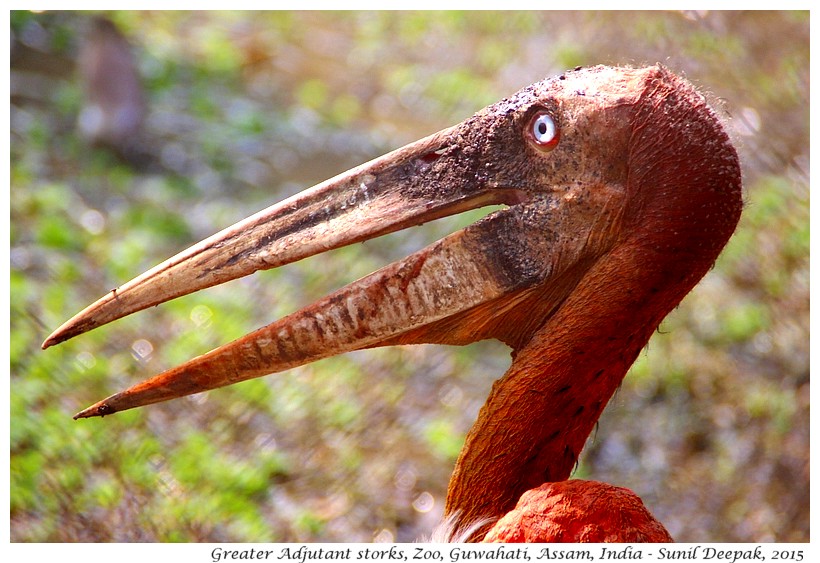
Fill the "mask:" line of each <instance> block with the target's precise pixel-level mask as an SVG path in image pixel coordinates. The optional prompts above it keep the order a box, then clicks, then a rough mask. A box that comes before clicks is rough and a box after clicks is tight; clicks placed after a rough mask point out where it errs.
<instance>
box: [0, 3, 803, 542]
mask: <svg viewBox="0 0 820 563" xmlns="http://www.w3.org/2000/svg"><path fill="white" fill-rule="evenodd" d="M93 15H94V14H93V13H89V12H83V13H76V12H45V13H32V12H12V13H11V33H12V48H11V114H10V117H11V250H10V257H11V280H10V281H11V338H10V352H11V436H10V440H11V468H10V469H11V482H10V486H11V494H10V499H11V539H12V541H17V542H45V541H47V542H52V541H62V542H65V541H94V542H96V541H212V542H213V541H220V542H221V541H265V542H267V541H319V540H322V541H343V540H347V541H366V542H367V541H373V540H376V541H410V540H413V539H414V538H416V537H418V536H420V535H421V534H423V533H425V532H427V531H429V529H430V528H431V527H432V526H433V524H434V523H435V522H436V521H437V519H438V518H439V516H440V514H441V510H442V507H443V500H444V494H445V491H446V486H447V481H448V478H449V473H450V471H451V470H452V467H453V464H454V461H455V457H456V455H457V454H458V451H459V449H460V447H461V443H462V441H463V437H464V435H465V433H466V432H467V430H468V429H469V428H470V426H471V424H472V422H473V421H474V419H475V416H476V413H477V411H478V409H479V407H480V406H481V404H482V403H483V401H484V399H485V397H486V395H487V393H488V391H489V388H490V385H491V384H492V381H493V380H494V379H495V378H497V377H499V376H500V375H501V374H502V373H503V372H504V371H505V369H506V367H507V365H508V363H509V352H508V350H507V349H506V348H505V347H504V346H503V345H501V344H498V343H495V342H484V343H479V344H476V345H472V346H469V347H464V348H445V347H434V346H423V347H403V348H390V349H382V350H372V351H367V352H361V353H354V354H349V355H347V356H343V357H339V358H335V359H332V360H326V361H322V362H318V363H316V364H314V365H310V366H307V367H304V368H300V369H295V370H292V371H290V372H287V373H284V374H279V375H274V376H270V377H266V378H262V379H257V380H253V381H250V382H246V383H243V384H239V385H236V386H233V387H230V388H225V389H222V390H217V391H213V392H210V393H206V394H202V395H198V396H194V397H190V398H186V399H180V400H176V401H172V402H169V403H164V404H159V405H154V406H150V407H147V408H143V409H139V410H135V411H128V412H125V413H121V414H118V415H116V416H113V417H110V418H109V417H107V418H105V419H104V420H103V419H92V420H83V421H78V422H73V421H72V420H71V415H72V414H73V413H75V412H76V411H78V410H79V409H81V408H83V407H85V406H87V405H89V404H90V403H92V402H94V401H96V400H98V399H100V398H102V397H104V396H107V395H109V394H110V393H112V392H115V391H118V390H120V389H123V388H124V387H126V386H128V385H129V384H131V383H133V382H136V381H138V380H141V379H143V378H145V377H147V376H149V375H153V374H154V373H156V372H158V371H160V370H162V369H164V368H167V367H170V366H173V365H175V364H177V363H180V362H182V361H184V360H186V359H188V358H190V357H193V356H194V355H197V354H200V353H202V352H205V351H207V350H209V349H211V348H212V347H214V346H216V345H218V344H221V343H224V342H227V341H229V340H230V339H233V338H235V337H238V336H240V335H242V334H245V333H246V332H249V331H250V330H252V329H255V328H258V327H259V326H262V325H263V324H266V323H268V322H270V321H272V320H274V319H276V318H278V317H280V316H282V315H284V314H287V313H289V312H291V311H293V310H295V309H296V308H298V307H299V306H301V305H304V304H307V303H308V302H310V301H312V300H314V299H316V298H318V297H320V296H322V295H324V294H326V293H327V292H329V291H331V290H333V289H336V288H337V287H339V286H341V285H342V284H344V283H347V282H349V281H351V280H353V279H355V278H357V277H359V276H361V275H364V274H366V273H369V272H370V271H372V270H374V269H376V268H378V267H380V266H382V265H384V264H386V263H388V262H389V261H391V260H394V259H396V258H398V257H401V256H404V255H406V254H407V253H409V252H412V251H414V250H416V249H418V248H420V247H422V246H423V245H425V244H427V243H428V242H430V241H432V240H435V239H437V238H439V237H441V236H443V235H444V234H446V233H448V232H451V231H452V230H453V229H456V228H458V227H459V226H460V225H463V224H465V223H467V222H470V221H472V220H474V219H475V216H470V217H467V218H458V219H454V220H445V221H439V222H436V223H434V224H432V225H429V226H425V227H423V228H418V229H412V230H410V231H408V232H406V233H403V234H401V235H399V236H390V237H386V238H384V239H380V240H377V241H373V242H368V243H366V244H362V245H356V246H355V247H351V248H346V249H342V250H338V251H335V252H333V253H330V254H328V255H323V256H322V257H320V258H319V259H310V260H306V261H304V262H302V263H299V264H295V265H291V266H288V267H285V268H283V269H281V270H280V271H272V272H262V273H258V274H256V275H254V276H250V277H248V278H245V279H242V280H238V281H235V282H232V283H230V284H227V285H225V286H222V287H219V288H213V289H211V290H208V291H204V292H201V293H200V294H197V295H194V296H189V297H186V298H182V299H178V300H176V301H174V302H171V303H168V304H165V305H162V306H160V307H157V308H154V309H151V310H149V311H145V312H142V313H140V314H138V315H135V316H133V317H130V318H127V319H124V320H121V321H118V322H117V323H115V324H113V325H111V326H109V327H105V328H103V329H100V330H97V331H95V332H92V333H90V334H87V335H84V336H82V337H80V338H77V339H75V340H72V341H70V342H68V343H66V344H63V345H60V346H57V347H55V348H51V349H49V350H47V351H41V350H40V343H41V342H42V340H43V339H44V338H45V336H47V334H48V333H50V332H51V331H52V330H53V329H54V328H56V327H57V326H58V325H59V324H61V323H62V322H63V321H65V320H66V319H67V318H68V317H70V316H71V315H73V314H74V313H76V312H77V311H78V310H79V309H81V308H82V307H84V306H86V305H87V304H89V303H91V302H92V301H93V300H95V299H96V298H98V297H100V296H101V295H102V294H104V293H105V292H106V291H107V290H109V289H110V288H112V287H115V286H117V285H119V284H121V283H123V282H125V281H127V280H129V279H131V278H132V277H133V276H135V275H137V274H139V273H141V272H143V271H144V270H146V269H147V268H149V267H151V266H153V265H154V264H156V263H158V262H160V261H161V260H164V259H165V258H167V257H168V256H170V255H172V254H174V253H176V252H177V251H179V250H181V249H183V248H184V247H187V246H188V245H189V244H191V243H193V242H196V241H198V240H200V239H202V238H204V237H206V236H208V235H210V234H212V233H213V232H216V231H217V230H219V229H221V228H223V227H225V226H227V225H229V224H232V223H234V222H235V221H237V220H239V219H241V218H243V217H245V216H246V215H248V214H250V213H252V212H255V211H258V210H260V209H262V208H263V207H266V206H268V205H270V204H272V203H274V202H276V201H278V200H281V199H282V198H284V197H286V196H288V195H290V194H292V193H295V192H297V191H299V190H301V189H304V188H305V187H308V186H310V185H312V184H313V183H316V182H318V181H321V180H323V179H325V178H327V177H329V176H331V175H333V174H335V173H338V172H341V171H344V170H346V169H347V168H349V167H351V166H353V165H356V164H359V163H361V162H363V161H365V160H367V159H369V158H372V157H375V156H378V155H380V154H382V153H384V152H386V151H388V150H390V149H392V148H396V147H398V146H401V145H403V144H405V143H407V142H409V141H412V140H415V139H417V138H419V137H421V136H424V135H427V134H429V133H432V132H434V131H437V130H439V129H441V128H443V127H445V126H448V125H451V124H453V123H456V122H458V121H461V120H462V119H464V118H466V117H468V116H469V115H471V114H472V113H473V112H474V111H477V110H478V109H480V108H481V107H483V106H485V105H487V104H488V103H491V102H494V101H496V100H498V99H500V98H502V97H504V96H506V95H509V94H511V93H513V92H515V91H516V90H518V89H519V88H521V87H523V86H525V85H527V84H529V83H531V82H535V81H538V80H540V79H542V78H544V77H546V76H550V75H553V74H556V73H559V72H560V71H562V70H564V69H566V68H569V67H573V66H576V65H591V64H598V63H605V64H632V65H640V64H644V63H650V64H651V63H655V62H661V63H663V64H665V65H667V66H669V67H670V68H671V69H672V70H673V71H674V72H677V73H682V74H684V75H685V76H686V77H688V78H689V79H690V80H691V81H693V82H694V83H695V84H696V85H698V86H699V87H700V88H701V89H702V90H703V91H704V92H706V93H707V94H708V95H709V96H710V98H711V99H712V100H713V102H714V104H715V105H717V106H718V107H720V108H721V110H722V111H723V112H724V113H725V114H726V115H727V117H728V127H729V129H730V130H731V134H732V136H733V138H734V139H735V141H736V143H737V147H738V149H739V152H740V154H741V159H742V164H743V169H744V175H745V176H744V183H745V190H746V202H747V204H746V208H745V211H744V215H743V218H742V220H741V223H740V227H739V229H738V231H737V233H736V235H735V236H734V238H733V239H732V241H731V242H730V244H729V246H728V247H727V249H726V251H725V252H724V254H723V255H722V257H721V258H720V260H719V261H718V263H717V265H716V266H715V268H714V269H713V271H712V272H710V273H709V274H708V275H707V277H706V278H705V279H704V280H703V282H702V283H701V284H700V285H699V286H698V287H697V288H696V289H695V291H694V292H693V293H692V294H691V295H690V296H689V297H687V298H686V300H685V301H684V302H683V303H682V304H681V305H680V306H679V307H678V308H677V309H676V310H675V311H674V312H673V313H672V314H671V315H670V316H669V317H668V318H667V319H666V320H665V321H664V323H663V324H662V325H661V328H660V330H659V331H658V333H657V334H656V335H655V337H654V338H653V339H652V341H651V342H650V344H649V347H648V349H647V351H646V352H645V353H643V354H642V355H641V356H640V358H639V360H638V361H637V363H636V365H635V366H634V368H633V369H632V371H631V373H630V375H628V376H627V378H626V380H625V382H624V384H623V386H622V387H621V389H620V390H619V391H618V393H617V394H616V396H615V397H614V399H613V400H612V401H611V403H610V405H609V407H608V408H607V410H606V412H605V413H604V416H603V417H602V419H601V421H600V424H599V427H598V429H597V431H596V432H595V433H594V434H593V436H592V437H591V438H590V442H589V444H588V445H587V448H586V449H585V451H584V453H583V455H582V457H581V463H580V466H579V468H578V469H577V471H576V474H575V476H576V477H582V478H594V479H597V480H602V481H607V482H610V483H614V484H617V485H622V486H627V487H630V488H632V489H633V490H635V491H636V492H637V493H638V494H639V495H640V496H641V497H642V498H643V499H644V501H645V502H646V504H647V506H648V507H649V508H650V510H651V511H652V512H653V513H654V514H655V515H656V516H657V517H658V518H659V519H660V520H661V521H662V522H664V523H665V525H666V526H667V527H668V529H669V531H670V532H671V533H672V535H673V536H674V537H675V538H676V540H678V541H684V542H704V541H722V542H748V541H756V542H764V541H797V542H803V541H808V539H809V494H808V493H809V16H808V13H791V12H790V13H780V12H687V13H680V12H653V13H643V12H540V13H532V12H501V13H499V12H475V13H453V12H437V13H428V12H379V13H371V12H333V13H323V12H271V13H252V12H236V13H234V12H202V13H185V12H110V13H105V14H104V15H105V16H106V17H107V18H109V19H110V20H111V21H113V22H114V23H115V24H116V25H117V27H118V28H119V29H120V30H121V32H122V33H123V34H124V35H125V36H127V37H128V38H129V41H130V43H131V48H132V52H133V54H134V57H135V64H136V68H137V69H138V70H139V73H140V75H141V80H142V85H143V88H144V90H143V92H142V94H141V95H142V96H143V97H144V100H145V103H146V107H147V108H148V112H147V115H146V117H145V120H144V122H143V124H142V129H141V130H139V131H138V132H137V133H134V134H133V135H129V136H128V140H127V143H126V144H127V146H123V145H122V144H120V145H117V144H116V143H114V144H112V145H111V146H109V147H107V148H106V147H92V146H90V144H89V143H88V141H87V139H86V138H84V137H83V136H82V135H80V134H78V132H77V126H76V124H77V119H78V115H80V114H81V110H82V107H83V104H84V100H85V99H87V96H86V94H85V93H84V90H83V87H82V85H81V80H80V78H79V74H78V72H77V64H76V61H77V58H78V55H79V53H81V52H83V48H84V47H83V45H87V44H88V43H87V42H88V41H89V39H88V38H89V37H91V39H92V40H93V36H90V35H89V33H90V30H91V23H90V22H91V18H92V16H93Z"/></svg>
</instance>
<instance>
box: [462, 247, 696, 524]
mask: <svg viewBox="0 0 820 563" xmlns="http://www.w3.org/2000/svg"><path fill="white" fill-rule="evenodd" d="M647 252H650V253H651V251H642V252H637V253H636V252H635V249H634V248H629V247H627V246H621V247H619V248H618V249H616V250H614V251H613V252H612V253H610V254H609V255H608V256H607V257H606V259H602V260H601V261H600V262H599V263H598V264H596V266H595V267H594V268H593V270H591V271H590V272H589V275H587V276H585V278H584V280H582V282H581V283H580V285H579V286H578V288H577V289H576V291H574V292H573V293H572V294H571V295H570V296H569V298H568V299H567V301H566V302H565V303H564V304H563V305H562V307H561V308H560V309H559V310H558V311H556V313H555V314H554V315H553V316H552V317H551V318H550V319H549V321H548V322H547V323H546V324H545V325H544V326H542V327H541V328H540V329H539V330H538V331H537V332H536V333H535V335H534V336H533V337H532V338H531V339H530V340H529V342H528V343H527V344H526V345H524V346H523V347H522V348H521V349H519V350H517V351H516V352H515V353H514V355H513V363H512V365H511V367H510V368H509V369H508V370H507V372H506V374H505V375H504V376H503V377H502V378H501V379H499V380H498V381H496V382H495V383H494V385H493V388H492V391H491V393H490V396H489V398H488V399H487V402H486V403H485V405H484V407H483V408H482V409H481V412H480V414H479V416H478V420H477V421H476V423H475V425H474V426H473V428H472V430H471V431H470V433H469V435H468V436H467V439H466V442H465V445H464V447H463V449H462V451H461V455H460V457H459V459H458V462H457V463H456V468H455V471H454V473H453V476H452V478H451V480H450V487H449V491H448V496H447V508H446V512H447V513H448V514H452V513H454V512H456V511H458V512H460V517H459V519H460V521H461V522H471V521H474V520H477V519H482V518H488V517H489V518H497V517H500V516H501V515H503V514H505V513H506V512H508V511H509V510H511V509H512V508H513V507H514V506H515V503H516V502H517V500H518V498H519V497H520V496H521V495H522V494H523V493H524V492H525V491H527V490H529V489H532V488H535V487H537V486H539V485H541V484H542V483H545V482H553V481H561V480H564V479H567V478H569V476H570V474H571V472H572V470H573V468H574V467H575V465H576V463H577V461H578V456H579V454H580V452H581V450H582V448H583V446H584V444H585V442H586V440H587V438H588V436H589V434H590V433H591V431H592V429H593V428H594V427H595V424H596V422H597V421H598V418H599V417H600V415H601V412H602V411H603V409H604V407H605V406H606V404H607V402H608V401H609V399H610V398H611V397H612V395H613V393H614V392H615V390H616V389H617V388H618V386H619V385H620V384H621V382H622V380H623V378H624V376H625V375H626V372H627V370H628V369H629V367H630V366H631V365H632V363H633V362H634V361H635V359H636V358H637V356H638V354H639V353H640V350H641V349H642V348H643V347H644V346H645V345H646V343H647V342H648V341H649V338H650V337H651V336H652V333H653V331H654V330H655V329H656V328H657V326H658V325H659V324H660V322H661V320H662V319H663V317H664V316H665V315H666V314H667V313H668V312H669V311H670V310H671V309H672V308H673V307H674V306H675V305H676V304H677V303H678V302H679V301H680V300H681V299H682V298H683V297H684V296H685V295H686V293H687V292H688V291H689V289H691V287H692V286H693V285H694V284H695V283H696V282H697V280H698V279H700V277H701V276H702V275H703V274H705V272H706V270H707V268H703V269H702V271H700V272H697V273H692V274H690V275H688V276H686V277H685V278H684V279H682V280H681V279H676V280H669V279H668V278H669V275H670V274H669V272H668V271H664V268H663V267H662V266H660V265H658V266H655V267H649V268H647V263H648V264H650V265H651V264H653V263H654V264H658V262H657V261H656V260H655V259H654V258H655V257H653V256H651V255H649V254H647ZM638 262H640V263H638ZM672 275H675V274H674V273H673V274H672ZM612 280H618V283H613V282H612ZM660 287H666V290H664V291H657V290H656V288H660Z"/></svg>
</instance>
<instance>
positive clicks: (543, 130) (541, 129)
mask: <svg viewBox="0 0 820 563" xmlns="http://www.w3.org/2000/svg"><path fill="white" fill-rule="evenodd" d="M538 132H539V133H540V134H541V135H543V134H544V133H546V132H547V124H546V123H544V122H543V121H542V122H540V123H539V124H538Z"/></svg>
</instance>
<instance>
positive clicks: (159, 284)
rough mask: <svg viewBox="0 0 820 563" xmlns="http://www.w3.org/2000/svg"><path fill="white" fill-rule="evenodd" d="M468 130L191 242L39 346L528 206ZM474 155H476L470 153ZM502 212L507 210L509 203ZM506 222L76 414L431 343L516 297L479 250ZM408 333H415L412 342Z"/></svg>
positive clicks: (401, 152) (424, 142) (470, 231)
mask: <svg viewBox="0 0 820 563" xmlns="http://www.w3.org/2000/svg"><path fill="white" fill-rule="evenodd" d="M459 127H460V126H455V127H451V128H449V129H445V130H443V131H441V132H439V133H436V134H434V135H431V136H429V137H427V138H424V139H421V140H419V141H417V142H415V143H412V144H410V145H407V146H405V147H403V148H401V149H398V150H396V151H393V152H391V153H389V154H387V155H385V156H382V157H380V158H377V159H375V160H373V161H371V162H369V163H367V164H364V165H361V166H358V167H356V168H353V169H352V170H350V171H348V172H345V173H343V174H341V175H339V176H336V177H335V178H332V179H330V180H328V181H326V182H323V183H321V184H319V185H317V186H315V187H313V188H311V189H308V190H306V191H304V192H302V193H300V194H297V195H295V196H293V197H291V198H290V199H287V200H285V201H283V202H281V203H279V204H277V205H274V206H272V207H270V208H268V209H266V210H264V211H262V212H260V213H258V214H256V215H253V216H251V217H249V218H247V219H245V220H243V221H241V222H239V223H237V224H236V225H234V226H232V227H229V228H227V229H225V230H224V231H222V232H220V233H217V234H216V235H214V236H212V237H210V238H208V239H206V240H204V241H202V242H200V243H198V244H196V245H194V246H192V247H191V248H189V249H187V250H185V251H183V252H181V253H180V254H178V255H176V256H174V257H173V258H170V259H169V260H167V261H165V262H163V263H162V264H159V265H158V266H156V267H154V268H153V269H151V270H149V271H148V272H146V273H145V274H143V275H141V276H139V277H137V278H135V279H133V280H132V281H130V282H128V283H126V284H125V285H123V286H121V287H119V288H118V289H115V290H112V291H111V292H109V293H108V294H106V295H105V296H104V297H103V298H101V299H100V300H98V301H97V302H96V303H94V304H92V305H91V306H89V307H88V308H86V309H85V310H83V311H82V312H80V313H79V314H77V315H76V316H74V317H73V318H72V319H70V320H69V321H68V322H66V323H65V324H63V325H62V326H61V327H60V328H58V329H57V330H56V331H55V332H54V333H53V334H52V335H51V336H49V337H48V338H47V339H46V341H45V342H44V343H43V348H47V347H49V346H52V345H54V344H58V343H60V342H62V341H64V340H67V339H69V338H71V337H73V336H76V335H78V334H82V333H84V332H86V331H89V330H91V329H94V328H96V327H98V326H101V325H103V324H106V323H109V322H111V321H113V320H116V319H118V318H120V317H123V316H125V315H128V314H131V313H133V312H136V311H139V310H142V309H145V308H147V307H151V306H153V305H157V304H159V303H162V302H164V301H168V300H170V299H174V298H176V297H179V296H182V295H186V294H188V293H192V292H195V291H197V290H200V289H203V288H206V287H210V286H213V285H217V284H221V283H224V282H226V281H228V280H232V279H235V278H238V277H241V276H245V275H248V274H250V273H252V272H254V271H256V270H263V269H269V268H275V267H277V266H281V265H284V264H287V263H290V262H294V261H297V260H300V259H302V258H306V257H308V256H312V255H314V254H318V253H321V252H324V251H326V250H330V249H333V248H338V247H341V246H344V245H348V244H351V243H355V242H360V241H364V240H367V239H370V238H373V237H377V236H380V235H383V234H387V233H390V232H394V231H398V230H400V229H404V228H406V227H409V226H413V225H420V224H422V223H425V222H427V221H431V220H434V219H437V218H440V217H444V216H448V215H453V214H456V213H460V212H463V211H466V210H470V209H475V208H478V207H482V206H486V205H497V204H508V205H515V204H518V203H521V202H523V201H526V199H527V196H526V194H525V193H524V192H523V191H521V190H519V189H514V188H509V187H503V186H500V185H497V184H496V183H495V182H493V181H492V178H489V177H488V176H487V175H484V176H481V175H480V174H478V173H476V174H470V173H465V172H469V171H465V166H466V165H465V162H471V161H472V160H475V157H474V155H466V156H465V146H464V144H465V141H464V140H463V136H462V135H461V134H460V130H459ZM467 152H469V151H467ZM502 211H503V210H502ZM503 228H504V227H503V225H501V224H497V223H494V222H492V221H489V222H488V221H486V220H485V221H479V222H478V223H475V224H473V225H471V226H469V227H467V228H466V229H463V230H461V231H459V232H457V233H454V234H453V235H450V236H448V237H446V238H444V239H442V240H440V241H438V242H436V243H434V244H433V245H431V246H429V247H427V248H425V249H423V250H420V251H419V252H416V253H415V254H412V255H410V256H408V257H407V258H405V259H403V260H400V261H398V262H395V263H393V264H391V265H389V266H387V267H385V268H383V269H381V270H379V271H377V272H375V273H373V274H371V275H369V276H367V277H365V278H363V279H361V280H359V281H356V282H353V283H351V284H350V285H348V286H346V287H344V288H342V289H341V290H339V291H337V292H336V293H333V294H332V295H329V296H327V297H325V298H323V299H321V300H319V301H317V302H316V303H314V304H312V305H309V306H307V307H305V308H303V309H301V310H299V311H297V312H295V313H293V314H291V315H289V316H287V317H285V318H283V319H281V320H279V321H277V322H274V323H273V324H271V325H268V326H266V327H264V328H262V329H259V330H257V331H255V332H253V333H251V334H249V335H247V336H245V337H243V338H241V339H238V340H236V341H234V342H232V343H230V344H227V345H225V346H222V347H221V348H217V349H215V350H213V351H211V352H209V353H207V354H205V355H202V356H199V357H197V358H194V359H193V360H191V361H189V362H187V363H185V364H183V365H181V366H179V367H177V368H174V369H171V370H169V371H167V372H165V373H162V374H160V375H157V376H155V377H153V378H151V379H148V380H147V381H145V382H143V383H140V384H138V385H135V386H134V387H131V388H130V389H128V390H126V391H123V392H121V393H117V394H115V395H113V396H111V397H109V398H107V399H105V400H103V401H101V402H99V403H97V404H95V405H93V406H91V407H89V408H88V409H86V410H84V411H82V412H80V413H79V414H77V415H76V416H75V418H83V417H90V416H97V415H100V416H101V415H105V414H110V413H114V412H117V411H121V410H125V409H130V408H134V407H138V406H142V405H146V404H150V403H155V402H159V401H165V400H168V399H172V398H175V397H180V396H183V395H188V394H191V393H197V392H200V391H205V390H208V389H213V388H216V387H221V386H225V385H229V384H232V383H236V382H238V381H243V380H246V379H250V378H254V377H260V376H263V375H267V374H270V373H274V372H278V371H283V370H286V369H290V368H293V367H296V366H298V365H302V364H306V363H309V362H312V361H315V360H317V359H320V358H324V357H328V356H333V355H336V354H340V353H343V352H347V351H351V350H357V349H361V348H367V347H373V346H378V345H381V344H384V343H395V342H398V341H400V340H401V337H402V335H403V334H404V335H411V336H409V337H408V338H409V341H419V342H420V341H425V340H427V341H433V340H436V338H434V337H427V338H426V337H425V334H424V333H425V329H424V327H426V326H433V325H435V324H436V323H439V322H440V321H442V320H443V319H447V318H452V317H454V316H457V315H459V314H462V313H464V312H465V311H468V310H470V309H472V308H475V307H477V306H479V305H481V304H484V303H488V302H491V301H492V300H494V299H497V298H498V297H500V296H502V295H504V294H505V293H507V292H509V290H510V284H511V283H513V282H511V280H510V276H509V275H502V274H503V272H499V268H498V264H497V260H494V259H493V258H492V257H491V256H490V255H488V254H487V253H486V252H483V249H484V248H486V244H484V241H486V239H487V237H497V236H502V235H503V233H501V232H495V231H498V230H499V229H503ZM406 340H407V339H406Z"/></svg>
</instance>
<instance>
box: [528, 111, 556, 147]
mask: <svg viewBox="0 0 820 563" xmlns="http://www.w3.org/2000/svg"><path fill="white" fill-rule="evenodd" d="M527 134H528V136H529V139H530V141H531V142H532V143H533V144H534V145H535V146H536V148H538V149H539V150H542V151H550V150H552V149H554V148H555V145H557V144H558V126H557V125H556V124H555V120H554V119H553V118H552V116H551V115H550V114H549V113H547V112H546V111H539V112H538V113H536V114H535V115H533V116H532V118H531V119H530V125H529V127H528V128H527Z"/></svg>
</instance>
